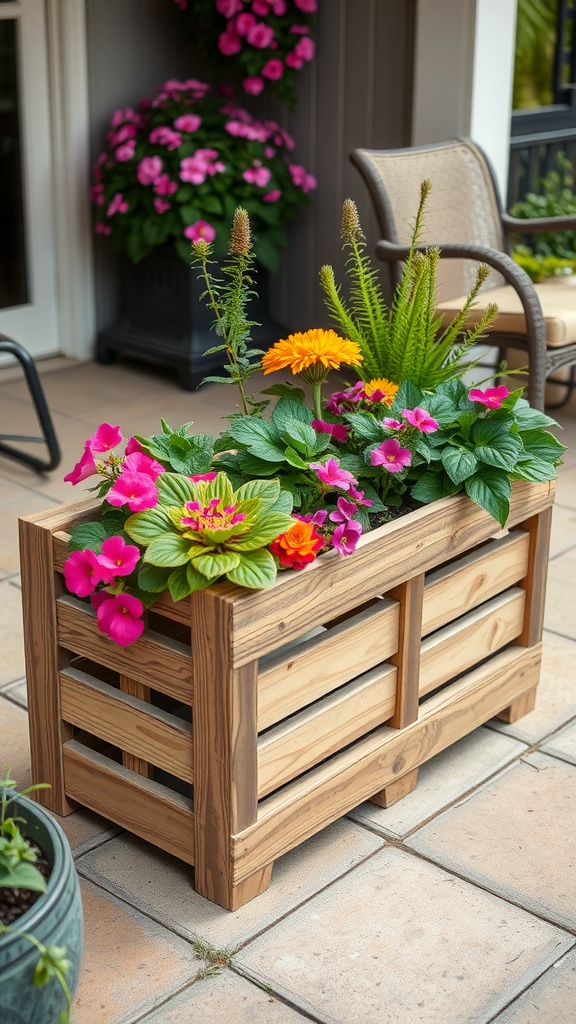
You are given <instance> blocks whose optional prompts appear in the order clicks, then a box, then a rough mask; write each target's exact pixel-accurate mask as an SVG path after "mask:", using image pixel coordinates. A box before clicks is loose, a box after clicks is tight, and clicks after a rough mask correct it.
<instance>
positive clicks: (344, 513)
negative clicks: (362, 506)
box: [330, 498, 356, 523]
mask: <svg viewBox="0 0 576 1024" xmlns="http://www.w3.org/2000/svg"><path fill="white" fill-rule="evenodd" d="M336 505H337V508H336V511H335V512H331V513H330V519H331V520H332V522H333V523H347V522H348V520H349V519H352V517H353V516H354V515H355V513H356V504H355V503H354V502H353V501H348V500H347V499H346V498H338V501H337V502H336Z"/></svg>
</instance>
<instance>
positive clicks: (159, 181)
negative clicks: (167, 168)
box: [154, 174, 178, 196]
mask: <svg viewBox="0 0 576 1024" xmlns="http://www.w3.org/2000/svg"><path fill="white" fill-rule="evenodd" d="M177 190H178V185H177V184H176V182H175V181H172V180H171V179H170V177H169V175H168V174H160V175H159V176H158V177H157V178H156V181H155V182H154V191H155V193H156V195H157V196H173V195H174V193H175V192H176V191H177Z"/></svg>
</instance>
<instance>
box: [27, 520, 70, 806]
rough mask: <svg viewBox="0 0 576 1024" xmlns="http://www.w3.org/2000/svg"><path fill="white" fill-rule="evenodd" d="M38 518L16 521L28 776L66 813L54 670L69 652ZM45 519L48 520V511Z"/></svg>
mask: <svg viewBox="0 0 576 1024" xmlns="http://www.w3.org/2000/svg"><path fill="white" fill-rule="evenodd" d="M37 518H38V519H39V520H40V521H39V522H35V521H31V520H30V518H23V519H21V520H20V524H19V530H20V566H21V572H22V581H23V586H22V610H23V615H24V650H25V661H26V680H27V690H28V724H29V729H30V755H31V764H32V779H33V780H34V781H35V782H36V781H37V782H47V783H48V784H49V786H50V789H45V790H38V791H37V792H36V793H34V794H33V795H34V797H35V799H36V800H37V801H38V803H41V804H43V805H44V806H45V807H48V808H50V810H52V811H55V812H56V813H57V814H69V813H70V811H73V810H74V809H75V804H74V803H72V802H71V801H70V800H69V799H68V797H67V795H66V790H65V785H64V767H63V762H62V744H63V743H64V742H65V741H66V740H68V739H70V738H71V736H72V734H73V729H72V727H71V726H70V725H68V724H66V723H65V722H63V721H62V714H61V710H60V691H59V688H58V672H59V670H60V668H61V667H63V666H65V665H66V664H67V663H68V661H69V656H68V654H67V652H65V651H62V650H61V649H60V648H59V647H58V638H57V628H56V598H57V595H58V593H59V590H60V589H61V583H60V578H59V577H58V576H57V575H56V574H55V572H54V566H53V563H52V534H51V532H50V529H49V527H48V526H46V525H44V522H43V520H42V517H37ZM45 518H46V519H47V521H48V522H49V521H50V520H49V517H48V514H46V517H45Z"/></svg>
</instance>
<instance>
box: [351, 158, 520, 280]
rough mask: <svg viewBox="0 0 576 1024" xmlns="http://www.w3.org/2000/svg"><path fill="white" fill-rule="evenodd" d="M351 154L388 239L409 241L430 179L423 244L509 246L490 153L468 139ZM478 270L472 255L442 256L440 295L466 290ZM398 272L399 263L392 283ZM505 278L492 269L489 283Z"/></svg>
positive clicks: (383, 236) (402, 242)
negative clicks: (466, 257)
mask: <svg viewBox="0 0 576 1024" xmlns="http://www.w3.org/2000/svg"><path fill="white" fill-rule="evenodd" d="M350 159H351V161H352V163H353V164H354V165H355V166H356V167H357V168H358V170H359V171H360V174H361V175H362V177H363V178H364V180H365V182H366V184H367V186H368V189H369V192H370V195H371V197H372V201H373V204H374V208H375V211H376V215H377V217H378V223H379V227H380V230H381V232H382V238H384V239H386V240H387V241H389V242H395V243H399V244H401V245H407V244H408V243H409V242H410V237H411V234H412V229H413V227H414V221H415V217H416V212H417V209H418V203H419V200H420V185H421V183H422V182H423V181H424V180H426V179H428V180H429V181H430V182H431V183H432V188H431V191H430V194H429V196H428V199H427V202H426V210H425V215H424V230H423V233H422V237H421V242H422V243H423V244H424V245H426V244H437V245H442V244H447V243H450V242H451V243H456V244H457V243H460V244H465V243H475V244H477V245H486V246H490V247H491V248H494V249H498V250H499V251H501V252H502V251H504V252H505V251H507V250H506V241H505V236H504V232H503V229H502V221H501V210H502V207H501V204H500V199H499V195H498V189H497V186H496V183H495V180H494V175H493V172H492V169H491V167H490V164H489V162H488V159H487V157H486V155H485V154H484V153H483V152H482V150H481V149H480V148H479V147H478V146H476V145H475V144H474V143H473V142H471V141H470V140H469V139H452V140H450V141H448V142H443V143H439V144H437V145H430V146H416V147H413V148H411V149H391V150H370V149H355V150H354V151H353V153H351V155H350ZM476 270H477V264H475V263H473V262H471V261H470V260H455V259H450V260H441V261H440V266H439V271H438V293H439V298H440V299H450V298H454V297H456V296H459V295H464V294H467V293H468V292H469V291H470V289H471V288H472V285H473V284H474V281H475V279H476ZM398 276H399V268H397V269H396V271H394V270H393V271H392V279H393V283H394V284H396V283H397V280H398ZM504 283H505V282H504V280H503V278H502V277H501V275H499V274H497V273H496V272H495V271H492V272H491V273H490V276H489V278H488V280H487V282H486V285H485V287H497V286H500V285H502V284H504Z"/></svg>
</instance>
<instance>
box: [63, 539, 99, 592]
mask: <svg viewBox="0 0 576 1024" xmlns="http://www.w3.org/2000/svg"><path fill="white" fill-rule="evenodd" d="M62 568H63V572H64V582H65V583H66V586H67V588H68V590H69V591H70V592H71V593H72V594H76V595H77V596H78V597H88V595H89V594H93V593H94V590H95V588H96V587H97V586H98V584H99V583H102V581H103V580H104V577H105V575H106V574H105V572H103V570H102V566H101V565H100V563H99V562H98V558H97V556H96V555H95V553H94V552H93V551H91V550H90V548H86V550H85V551H73V552H72V554H71V555H70V557H69V558H67V559H66V561H65V562H64V565H63V567H62Z"/></svg>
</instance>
